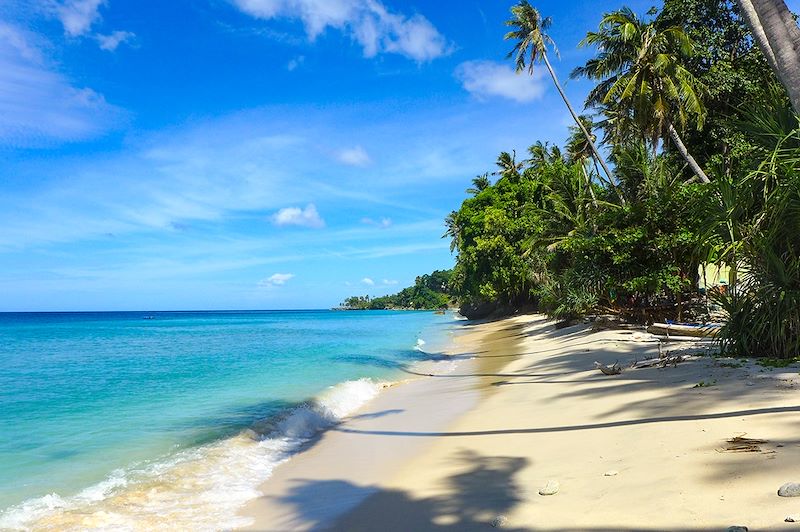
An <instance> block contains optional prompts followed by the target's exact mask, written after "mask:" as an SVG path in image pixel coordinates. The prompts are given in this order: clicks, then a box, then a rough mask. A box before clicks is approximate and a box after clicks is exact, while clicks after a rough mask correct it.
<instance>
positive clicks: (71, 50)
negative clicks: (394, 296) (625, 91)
mask: <svg viewBox="0 0 800 532" xmlns="http://www.w3.org/2000/svg"><path fill="white" fill-rule="evenodd" d="M511 3H512V2H510V1H509V2H502V1H500V2H498V1H497V0H484V1H463V0H461V1H455V0H437V1H436V2H433V1H429V2H419V1H417V2H404V1H400V0H170V1H167V2H165V1H164V0H158V1H155V0H138V1H132V0H27V1H16V0H0V294H2V296H0V311H13V310H31V311H33V310H125V309H151V310H159V309H273V308H325V307H330V306H333V305H335V304H337V303H338V302H339V301H341V300H342V299H343V298H344V297H346V296H347V295H352V294H370V295H380V294H384V293H388V292H394V291H396V290H397V289H399V288H401V287H403V286H406V285H408V284H411V283H413V280H414V277H415V276H416V275H419V274H422V273H426V272H429V271H431V270H434V269H441V268H449V267H451V266H452V264H453V257H452V256H451V254H450V252H449V249H448V242H447V241H446V240H444V239H442V238H441V235H442V233H443V232H444V226H443V223H442V220H443V218H444V217H445V216H446V214H447V213H448V212H449V211H451V210H453V209H456V208H458V205H459V204H460V202H461V201H462V199H463V198H464V189H465V188H467V187H468V186H469V184H470V180H471V179H472V178H473V177H474V176H475V175H478V174H481V173H483V172H485V171H488V170H492V169H493V161H494V160H495V158H496V156H497V154H498V153H499V152H500V151H501V150H511V149H516V150H517V151H518V152H521V151H524V150H525V148H526V147H527V146H528V145H530V144H531V143H533V142H534V141H536V140H539V139H541V140H549V141H555V142H562V141H563V139H564V138H565V137H566V127H567V125H568V124H569V117H568V115H567V112H566V110H565V109H564V107H563V105H562V103H561V102H560V100H559V98H558V95H557V94H556V92H555V90H554V89H553V88H552V86H551V84H550V80H549V79H548V78H546V77H545V72H543V71H539V72H537V73H536V74H535V75H534V76H533V77H529V76H516V75H513V74H512V72H511V70H510V62H509V61H506V60H505V53H506V52H507V51H508V49H509V43H506V42H504V41H503V39H502V36H503V34H504V31H505V28H504V26H503V21H504V20H506V19H507V18H508V17H507V13H508V8H509V7H510V5H511ZM652 4H653V2H640V1H635V2H628V5H630V6H631V7H633V8H634V9H636V10H638V11H639V12H644V11H646V10H647V8H648V7H650V6H651V5H652ZM537 5H538V7H539V8H540V9H541V11H542V12H543V13H544V14H546V15H551V16H552V17H553V18H554V25H553V29H552V32H551V34H552V36H553V38H554V39H555V40H556V42H557V43H558V45H559V48H560V51H561V60H560V61H556V62H555V64H556V67H557V70H558V72H559V74H560V76H561V78H562V81H566V82H567V91H568V93H569V96H570V97H571V98H572V99H573V101H574V103H576V104H580V103H581V102H582V100H583V97H584V95H585V93H586V92H587V90H588V85H587V84H586V82H582V81H581V82H577V81H567V75H568V73H569V71H570V70H571V69H572V68H573V67H574V66H575V65H577V64H579V63H581V62H582V61H583V60H585V59H586V57H587V56H588V53H589V52H588V51H586V50H579V49H577V48H576V45H577V43H578V41H579V40H580V38H581V37H582V36H583V35H584V34H585V32H586V31H588V30H590V29H593V28H594V27H595V26H596V24H597V22H598V21H599V18H600V15H601V12H602V11H604V10H610V9H614V8H617V7H620V6H621V5H622V4H621V3H618V2H607V1H601V2H595V1H579V2H554V1H544V2H538V3H537Z"/></svg>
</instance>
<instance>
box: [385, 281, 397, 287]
mask: <svg viewBox="0 0 800 532" xmlns="http://www.w3.org/2000/svg"><path fill="white" fill-rule="evenodd" d="M383 284H385V285H386V286H394V285H396V284H397V281H395V280H394V279H392V280H390V279H384V280H383Z"/></svg>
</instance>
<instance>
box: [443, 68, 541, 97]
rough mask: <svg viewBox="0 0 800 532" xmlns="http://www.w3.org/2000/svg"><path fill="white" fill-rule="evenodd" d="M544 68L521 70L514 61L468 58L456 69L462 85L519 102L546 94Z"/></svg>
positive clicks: (484, 94) (472, 91) (479, 94)
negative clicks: (513, 63)
mask: <svg viewBox="0 0 800 532" xmlns="http://www.w3.org/2000/svg"><path fill="white" fill-rule="evenodd" d="M543 76H544V74H543V72H542V70H541V69H538V70H534V73H533V75H529V74H528V73H527V72H520V73H519V74H517V73H516V72H515V71H514V69H513V68H512V67H511V66H510V65H506V64H503V63H497V62H494V61H467V62H464V63H461V64H460V65H459V66H458V68H457V69H456V77H457V78H458V79H459V81H461V85H462V86H463V87H464V88H465V89H466V90H467V91H468V92H469V93H470V94H472V95H473V96H475V97H477V98H481V99H483V98H488V97H491V96H499V97H501V98H507V99H509V100H514V101H516V102H520V103H525V102H531V101H533V100H535V99H537V98H540V97H541V96H542V95H543V94H544V90H545V87H546V83H545V80H544V79H543Z"/></svg>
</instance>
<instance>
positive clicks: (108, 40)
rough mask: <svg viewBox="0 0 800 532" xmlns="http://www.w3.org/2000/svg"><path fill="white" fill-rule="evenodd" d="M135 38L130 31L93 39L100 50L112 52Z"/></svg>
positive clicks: (116, 32)
mask: <svg viewBox="0 0 800 532" xmlns="http://www.w3.org/2000/svg"><path fill="white" fill-rule="evenodd" d="M135 37H136V34H134V33H131V32H130V31H115V32H112V33H110V34H108V35H101V34H99V33H98V34H97V35H95V39H97V42H98V43H99V44H100V49H101V50H106V51H108V52H113V51H114V50H116V49H117V47H118V46H119V45H120V44H123V43H130V42H132V41H133V39H134V38H135Z"/></svg>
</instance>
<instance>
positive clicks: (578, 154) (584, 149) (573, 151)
mask: <svg viewBox="0 0 800 532" xmlns="http://www.w3.org/2000/svg"><path fill="white" fill-rule="evenodd" d="M578 120H580V121H581V123H582V124H583V129H585V130H586V131H592V130H593V129H594V123H593V122H592V119H591V117H589V116H587V115H581V116H579V117H578ZM569 131H570V136H569V139H567V155H569V157H570V159H572V161H574V162H576V163H578V164H580V165H581V168H582V169H583V176H584V179H585V180H586V188H587V189H588V190H589V194H590V195H591V197H592V205H594V208H595V209H597V196H595V193H594V187H592V178H591V177H590V176H589V171H588V170H587V169H586V161H587V160H588V159H589V158H591V156H592V147H591V145H590V144H589V142H588V140H587V138H586V137H585V136H584V135H583V131H582V130H581V128H579V127H576V126H570V128H569ZM590 140H591V141H592V142H595V141H596V138H595V136H594V135H592V136H591V139H590Z"/></svg>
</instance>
